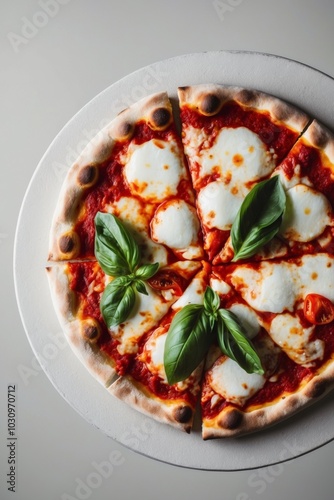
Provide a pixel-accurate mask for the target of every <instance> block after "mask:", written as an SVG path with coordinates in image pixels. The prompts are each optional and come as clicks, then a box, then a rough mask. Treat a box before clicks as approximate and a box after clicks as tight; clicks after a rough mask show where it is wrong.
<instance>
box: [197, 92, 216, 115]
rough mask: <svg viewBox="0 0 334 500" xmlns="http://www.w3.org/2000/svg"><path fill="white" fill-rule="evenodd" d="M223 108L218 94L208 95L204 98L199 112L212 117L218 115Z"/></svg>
mask: <svg viewBox="0 0 334 500" xmlns="http://www.w3.org/2000/svg"><path fill="white" fill-rule="evenodd" d="M220 106H221V100H220V99H219V97H218V96H217V95H216V94H206V95H204V96H203V97H202V99H201V102H200V105H199V111H200V112H201V113H202V115H205V116H211V115H215V114H216V113H218V111H219V110H220Z"/></svg>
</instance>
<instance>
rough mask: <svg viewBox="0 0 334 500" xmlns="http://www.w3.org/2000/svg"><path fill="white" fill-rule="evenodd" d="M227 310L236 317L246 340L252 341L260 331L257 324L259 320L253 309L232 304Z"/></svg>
mask: <svg viewBox="0 0 334 500" xmlns="http://www.w3.org/2000/svg"><path fill="white" fill-rule="evenodd" d="M228 310H229V311H231V312H232V313H233V314H235V315H236V316H237V318H238V320H239V322H240V323H241V326H242V327H243V328H244V330H245V334H246V335H247V338H249V339H253V338H254V337H256V335H257V334H258V333H259V331H260V329H261V326H260V324H259V318H258V317H257V315H256V313H255V312H254V311H253V309H251V308H250V307H248V306H246V305H245V304H233V305H232V306H231V307H229V308H228Z"/></svg>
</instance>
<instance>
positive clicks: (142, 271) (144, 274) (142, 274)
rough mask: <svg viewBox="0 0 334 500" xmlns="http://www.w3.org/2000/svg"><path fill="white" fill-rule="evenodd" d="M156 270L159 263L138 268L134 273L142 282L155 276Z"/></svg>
mask: <svg viewBox="0 0 334 500" xmlns="http://www.w3.org/2000/svg"><path fill="white" fill-rule="evenodd" d="M158 269H159V262H156V263H155V264H145V265H143V266H140V267H138V269H137V270H136V272H135V276H136V277H138V278H141V279H143V280H148V279H150V278H152V276H154V275H155V274H156V272H157V271H158Z"/></svg>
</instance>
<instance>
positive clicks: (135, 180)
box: [124, 139, 185, 202]
mask: <svg viewBox="0 0 334 500" xmlns="http://www.w3.org/2000/svg"><path fill="white" fill-rule="evenodd" d="M177 152H178V146H177V144H176V143H175V142H173V141H170V142H167V141H162V140H157V139H152V140H150V141H148V142H145V143H143V144H141V145H136V146H135V147H133V148H132V151H131V152H130V158H129V159H128V161H127V163H126V165H125V168H124V173H125V177H126V180H127V181H128V183H129V186H130V189H131V191H132V192H133V193H135V194H137V195H138V196H140V197H141V198H142V199H144V200H147V201H151V202H159V201H163V200H164V199H165V198H166V197H168V196H171V195H175V194H177V188H178V185H179V182H180V181H181V179H182V178H184V177H185V168H184V165H183V164H182V162H181V160H180V158H179V156H178V153H177Z"/></svg>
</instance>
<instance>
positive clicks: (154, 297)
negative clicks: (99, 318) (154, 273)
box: [111, 286, 174, 354]
mask: <svg viewBox="0 0 334 500" xmlns="http://www.w3.org/2000/svg"><path fill="white" fill-rule="evenodd" d="M146 290H147V293H148V295H144V294H142V293H138V294H136V303H135V306H134V308H133V310H132V311H131V314H130V316H129V318H128V319H127V320H126V321H125V322H124V323H121V324H120V325H118V326H117V327H115V328H112V329H111V334H112V336H113V337H115V338H116V339H117V340H119V342H120V344H119V346H118V347H117V349H118V351H119V353H120V354H127V353H136V352H137V350H138V344H137V341H138V339H139V338H140V337H141V336H142V335H144V333H146V332H148V331H149V330H150V329H151V328H154V327H155V326H156V325H157V324H158V322H159V320H160V319H161V318H162V317H163V316H164V315H165V314H166V313H167V312H168V309H169V307H170V305H171V303H172V302H173V300H174V299H173V298H171V299H170V300H168V301H167V300H164V299H163V298H162V296H161V295H159V294H157V293H155V292H154V291H153V290H152V289H151V288H150V287H148V286H147V287H146Z"/></svg>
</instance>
